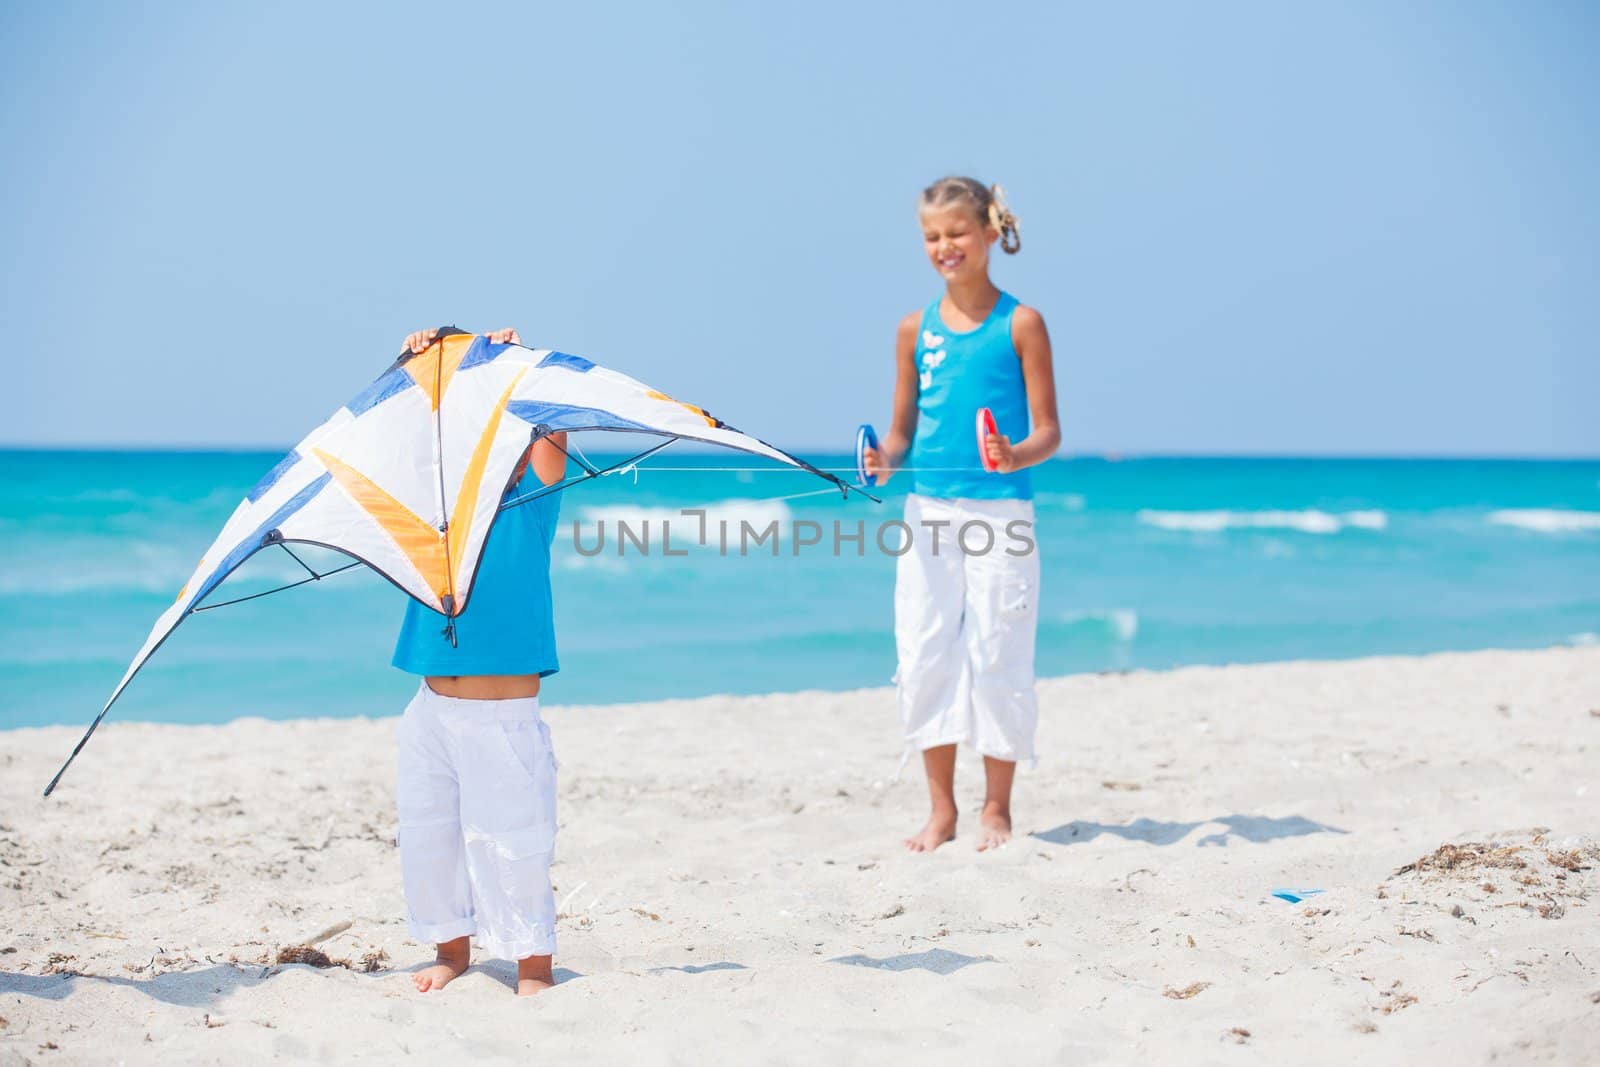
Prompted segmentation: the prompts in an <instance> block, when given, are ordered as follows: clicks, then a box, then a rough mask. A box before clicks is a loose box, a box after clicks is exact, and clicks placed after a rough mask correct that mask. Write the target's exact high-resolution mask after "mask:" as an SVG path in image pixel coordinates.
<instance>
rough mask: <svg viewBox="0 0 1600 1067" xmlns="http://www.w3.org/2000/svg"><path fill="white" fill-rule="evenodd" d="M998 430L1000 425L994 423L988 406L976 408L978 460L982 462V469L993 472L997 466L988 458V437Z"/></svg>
mask: <svg viewBox="0 0 1600 1067" xmlns="http://www.w3.org/2000/svg"><path fill="white" fill-rule="evenodd" d="M999 432H1000V427H999V426H997V425H995V421H994V412H992V411H990V410H989V409H988V408H979V409H978V462H980V463H982V464H983V469H984V470H986V471H988V472H989V473H990V474H993V473H994V472H995V471H996V470H998V469H999V468H998V467H996V466H995V462H994V460H992V459H990V458H989V438H990V437H991V436H994V435H996V434H998V433H999Z"/></svg>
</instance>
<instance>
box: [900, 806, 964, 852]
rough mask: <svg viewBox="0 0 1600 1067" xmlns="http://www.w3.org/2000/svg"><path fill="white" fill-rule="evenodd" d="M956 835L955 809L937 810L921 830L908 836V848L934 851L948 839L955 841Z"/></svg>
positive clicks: (919, 850) (917, 850) (918, 850)
mask: <svg viewBox="0 0 1600 1067" xmlns="http://www.w3.org/2000/svg"><path fill="white" fill-rule="evenodd" d="M955 836H956V813H955V811H954V810H953V809H952V810H950V811H935V812H933V814H931V815H929V816H928V821H927V823H926V824H924V825H923V827H922V829H921V830H918V831H917V832H916V833H915V834H912V835H911V836H910V837H908V838H906V848H908V849H910V850H911V851H912V852H932V851H933V850H934V849H936V848H938V847H939V846H940V845H942V844H944V843H945V842H946V841H954V840H955Z"/></svg>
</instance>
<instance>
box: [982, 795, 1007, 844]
mask: <svg viewBox="0 0 1600 1067" xmlns="http://www.w3.org/2000/svg"><path fill="white" fill-rule="evenodd" d="M1010 840H1011V811H1010V809H1009V808H1003V807H1000V806H999V805H997V804H994V803H992V802H991V803H988V804H985V805H984V806H983V814H982V815H981V816H979V817H978V851H979V852H987V851H989V850H990V849H994V848H1000V847H1002V846H1004V845H1005V843H1006V842H1007V841H1010Z"/></svg>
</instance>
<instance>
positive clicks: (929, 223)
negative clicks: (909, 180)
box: [920, 204, 1000, 282]
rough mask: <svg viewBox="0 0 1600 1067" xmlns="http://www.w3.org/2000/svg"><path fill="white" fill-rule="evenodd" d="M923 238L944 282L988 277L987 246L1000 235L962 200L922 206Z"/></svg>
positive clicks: (931, 259) (930, 259)
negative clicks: (980, 219)
mask: <svg viewBox="0 0 1600 1067" xmlns="http://www.w3.org/2000/svg"><path fill="white" fill-rule="evenodd" d="M920 214H921V218H922V240H923V243H924V244H925V245H926V247H927V249H928V259H929V261H930V262H932V263H933V269H934V270H936V271H938V272H939V274H940V276H942V277H943V278H944V280H945V281H946V282H955V281H959V280H962V279H967V278H980V277H987V276H988V273H989V246H990V245H992V244H994V242H995V240H996V239H997V238H998V237H999V236H1000V235H999V233H997V232H996V231H995V230H993V229H991V228H990V227H988V226H985V225H983V224H982V223H980V222H979V221H978V217H977V215H976V214H975V213H974V212H973V210H972V208H970V207H968V206H966V205H964V204H952V205H950V206H949V207H941V208H924V209H923V210H922V212H921V213H920Z"/></svg>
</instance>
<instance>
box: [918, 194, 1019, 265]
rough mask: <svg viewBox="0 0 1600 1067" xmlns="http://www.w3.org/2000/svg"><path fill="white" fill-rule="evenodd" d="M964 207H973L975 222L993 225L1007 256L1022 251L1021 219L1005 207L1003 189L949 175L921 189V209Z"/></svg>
mask: <svg viewBox="0 0 1600 1067" xmlns="http://www.w3.org/2000/svg"><path fill="white" fill-rule="evenodd" d="M954 204H966V205H967V206H969V207H971V208H972V212H973V214H974V215H976V216H977V218H978V221H979V222H980V223H983V224H984V225H987V226H993V227H994V228H995V229H996V230H998V231H999V232H1000V247H1001V248H1002V249H1003V250H1005V252H1006V253H1007V254H1008V255H1016V254H1017V253H1018V252H1019V251H1021V250H1022V229H1021V220H1019V219H1018V218H1017V216H1016V215H1014V214H1012V212H1011V208H1009V207H1008V206H1006V194H1005V190H1004V189H1001V188H1000V187H999V186H998V185H987V186H986V185H984V184H983V183H982V182H980V181H978V180H977V179H976V178H961V177H956V176H955V175H952V176H950V177H948V178H940V179H939V180H938V181H936V182H934V183H933V184H932V185H930V186H928V187H927V188H926V189H924V190H922V205H921V207H922V210H924V211H927V210H929V209H932V208H943V207H950V206H952V205H954Z"/></svg>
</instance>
